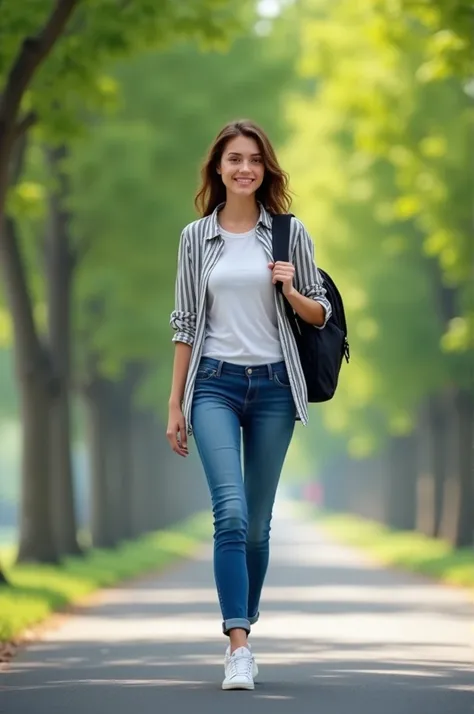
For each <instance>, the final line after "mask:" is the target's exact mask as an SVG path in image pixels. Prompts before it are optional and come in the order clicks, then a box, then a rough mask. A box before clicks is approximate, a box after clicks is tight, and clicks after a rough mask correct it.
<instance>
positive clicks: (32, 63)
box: [0, 0, 80, 132]
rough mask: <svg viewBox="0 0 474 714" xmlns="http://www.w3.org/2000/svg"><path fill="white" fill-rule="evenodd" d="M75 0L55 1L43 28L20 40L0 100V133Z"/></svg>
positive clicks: (13, 115)
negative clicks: (20, 43) (19, 46)
mask: <svg viewBox="0 0 474 714" xmlns="http://www.w3.org/2000/svg"><path fill="white" fill-rule="evenodd" d="M78 2H80V0H57V2H56V4H55V6H54V8H53V11H52V12H51V14H50V16H49V18H48V20H47V21H46V24H45V25H44V27H43V28H42V29H41V30H40V31H39V32H38V34H37V35H36V36H34V37H26V38H25V39H24V41H23V45H22V47H21V50H20V51H19V53H18V55H17V58H16V60H15V62H14V63H13V66H12V68H11V70H10V72H9V75H8V79H7V82H6V86H5V90H4V92H3V95H2V98H1V100H0V132H1V131H2V130H3V131H8V128H10V127H11V126H12V124H14V122H15V120H16V117H17V114H18V110H19V107H20V102H21V100H22V97H23V95H24V93H25V90H26V89H27V87H28V85H29V84H30V82H31V80H32V78H33V76H34V74H35V72H36V70H37V69H38V67H39V66H40V64H41V63H42V62H43V60H44V59H45V58H46V57H47V56H48V54H49V53H50V51H51V50H52V48H53V47H54V45H55V43H56V41H57V40H58V38H59V36H60V35H61V33H62V31H63V30H64V27H65V25H66V23H67V21H68V20H69V18H70V16H71V14H72V11H73V10H74V8H75V7H76V5H77V3H78ZM2 125H3V126H2Z"/></svg>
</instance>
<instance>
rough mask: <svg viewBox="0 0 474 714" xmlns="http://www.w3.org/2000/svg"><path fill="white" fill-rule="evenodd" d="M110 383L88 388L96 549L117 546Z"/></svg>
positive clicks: (92, 512) (91, 489)
mask: <svg viewBox="0 0 474 714" xmlns="http://www.w3.org/2000/svg"><path fill="white" fill-rule="evenodd" d="M107 391H108V390H107V384H106V382H105V380H102V379H100V378H96V379H94V380H93V381H91V383H90V384H89V385H88V387H87V388H86V389H85V404H86V414H87V427H88V429H87V431H88V442H89V458H90V475H91V485H90V494H91V508H90V513H91V536H92V544H93V546H94V547H95V548H111V547H113V546H114V545H115V544H116V537H115V533H113V532H112V527H111V526H112V518H113V516H112V514H111V512H110V499H109V489H108V469H107V466H108V465H107V437H108V433H107V396H108V395H107Z"/></svg>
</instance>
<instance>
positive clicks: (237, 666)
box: [229, 655, 252, 679]
mask: <svg viewBox="0 0 474 714" xmlns="http://www.w3.org/2000/svg"><path fill="white" fill-rule="evenodd" d="M229 675H230V679H232V678H233V677H247V678H248V679H250V678H251V677H252V657H249V656H247V655H237V656H235V655H233V656H232V657H231V658H230V673H229Z"/></svg>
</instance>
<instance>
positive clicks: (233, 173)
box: [217, 136, 265, 196]
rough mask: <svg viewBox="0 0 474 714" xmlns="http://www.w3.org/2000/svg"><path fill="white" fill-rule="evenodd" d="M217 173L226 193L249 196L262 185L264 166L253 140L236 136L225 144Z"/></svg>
mask: <svg viewBox="0 0 474 714" xmlns="http://www.w3.org/2000/svg"><path fill="white" fill-rule="evenodd" d="M217 172H218V173H219V174H220V175H221V176H222V181H223V183H224V185H225V187H226V189H227V192H228V193H229V192H230V193H233V194H236V195H239V196H251V195H253V194H254V193H255V192H256V191H257V189H258V188H259V187H260V186H261V185H262V181H263V176H264V173H265V166H264V163H263V156H262V154H261V151H260V149H259V146H258V144H257V142H256V141H255V139H251V138H250V137H248V136H236V137H234V138H233V139H230V141H229V142H228V143H227V144H226V147H225V149H224V152H223V154H222V159H221V163H220V166H218V168H217Z"/></svg>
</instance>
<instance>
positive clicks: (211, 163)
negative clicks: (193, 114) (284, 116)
mask: <svg viewBox="0 0 474 714" xmlns="http://www.w3.org/2000/svg"><path fill="white" fill-rule="evenodd" d="M236 136H247V137H249V138H250V139H254V140H255V141H256V142H257V144H258V147H259V149H260V152H261V154H262V158H263V163H264V167H265V173H264V177H263V182H262V185H261V186H260V187H259V188H258V190H257V192H256V199H257V201H260V203H261V204H262V205H263V206H264V208H266V209H267V211H269V212H270V213H273V214H276V213H288V210H289V208H290V205H291V196H290V192H289V189H288V181H289V179H288V174H287V173H286V172H285V171H283V169H282V168H281V167H280V165H279V163H278V159H277V157H276V154H275V150H274V148H273V146H272V145H271V142H270V140H269V138H268V136H267V135H266V134H265V132H264V131H263V130H262V129H261V128H260V127H259V126H257V125H256V124H254V122H252V121H249V120H248V119H242V120H240V121H232V122H229V124H226V126H225V127H224V128H223V129H222V130H221V131H220V132H219V134H218V135H217V137H216V138H215V140H214V142H213V144H212V146H211V148H210V149H209V152H208V155H207V157H206V159H205V161H204V164H203V166H202V168H201V186H200V188H199V191H198V192H197V194H196V198H195V200H194V204H195V206H196V209H197V211H198V213H199V214H200V215H201V216H209V215H210V214H211V213H213V211H214V210H215V208H216V207H217V206H218V205H219V204H220V203H223V202H225V200H226V187H225V186H224V183H223V182H222V178H221V176H220V175H219V174H218V173H217V168H218V166H219V165H220V162H221V159H222V154H223V153H224V150H225V147H226V146H227V144H228V142H229V141H230V140H231V139H233V138H234V137H236Z"/></svg>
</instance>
